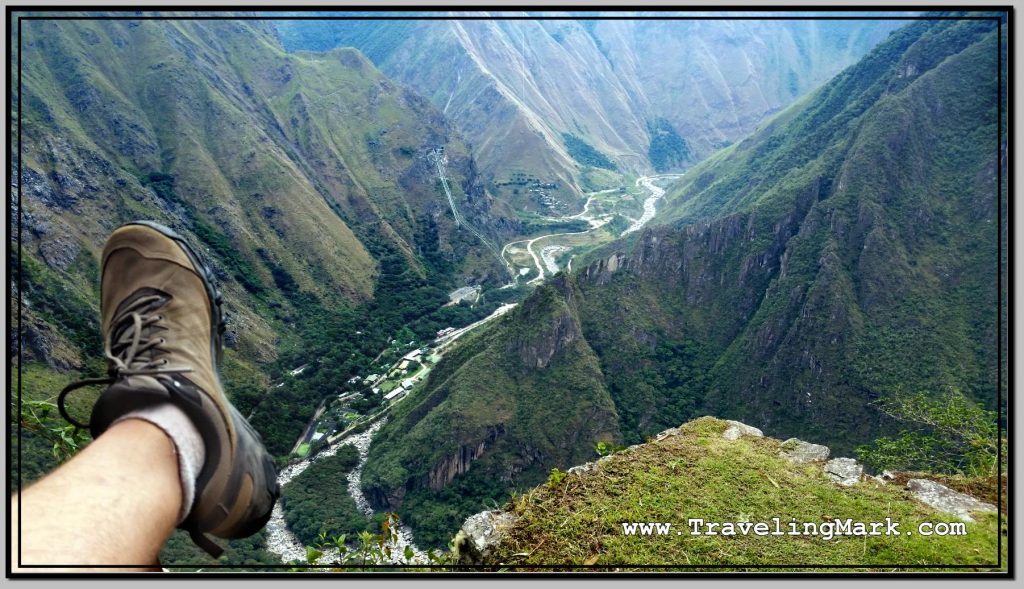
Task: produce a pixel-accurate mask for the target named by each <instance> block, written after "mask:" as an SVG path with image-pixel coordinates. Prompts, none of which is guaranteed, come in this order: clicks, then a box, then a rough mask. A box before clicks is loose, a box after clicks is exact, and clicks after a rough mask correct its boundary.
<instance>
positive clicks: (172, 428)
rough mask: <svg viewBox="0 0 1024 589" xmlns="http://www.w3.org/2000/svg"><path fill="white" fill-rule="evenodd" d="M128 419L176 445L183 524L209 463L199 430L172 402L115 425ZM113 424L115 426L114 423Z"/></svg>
mask: <svg viewBox="0 0 1024 589" xmlns="http://www.w3.org/2000/svg"><path fill="white" fill-rule="evenodd" d="M126 419H141V420H143V421H148V422H149V423H152V424H153V425H155V426H157V427H158V428H160V429H162V430H163V431H164V433H166V434H167V437H169V438H170V439H171V441H173V442H174V448H175V450H176V451H177V454H178V478H179V479H180V480H181V509H180V510H179V511H178V523H181V522H182V521H184V519H185V518H186V517H188V514H189V512H190V511H192V500H193V499H194V498H195V495H196V479H198V478H199V471H200V470H202V468H203V464H204V463H205V462H206V446H205V445H204V444H203V437H202V436H201V435H199V430H197V429H196V426H195V425H194V424H193V423H192V420H190V419H189V418H188V416H187V415H185V412H184V411H182V410H181V409H179V408H178V407H176V406H174V405H171V404H170V403H162V404H160V405H154V406H153V407H148V408H146V409H139V410H137V411H132V412H131V413H126V414H125V415H122V416H121V417H119V418H118V419H117V420H116V421H114V423H118V422H120V421H124V420H126ZM111 425H113V424H111Z"/></svg>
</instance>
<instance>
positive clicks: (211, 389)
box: [61, 221, 280, 557]
mask: <svg viewBox="0 0 1024 589" xmlns="http://www.w3.org/2000/svg"><path fill="white" fill-rule="evenodd" d="M102 268H103V270H102V278H101V293H102V294H101V305H100V311H101V316H102V318H101V320H102V323H101V325H102V331H103V340H104V343H105V352H106V356H107V360H108V368H109V373H110V378H109V379H106V380H105V381H104V382H106V383H109V384H110V386H109V387H108V388H107V390H106V391H104V393H103V394H102V395H101V396H100V398H99V399H98V400H97V401H96V404H95V406H94V407H93V411H92V416H91V418H90V423H89V429H90V430H91V432H92V435H93V437H97V436H99V435H100V434H102V433H103V432H104V431H106V429H107V428H108V427H110V425H111V424H112V423H113V422H114V421H115V420H116V419H117V418H118V417H121V416H122V415H125V414H126V413H129V412H131V411H134V410H137V409H142V408H144V407H149V406H153V405H157V404H160V403H172V404H174V405H176V406H178V407H179V408H181V409H182V410H183V411H184V413H185V414H186V415H188V417H189V418H190V419H191V420H192V421H193V423H194V424H195V426H196V428H197V429H198V430H199V432H200V434H201V435H202V437H203V442H204V444H205V449H206V462H205V464H204V465H203V468H202V470H201V472H200V474H199V478H198V480H197V481H196V491H195V500H194V501H193V503H192V509H191V512H190V513H189V516H188V517H187V518H186V519H185V521H183V522H182V523H181V525H180V526H179V527H180V528H182V529H184V530H187V531H189V532H190V533H191V535H192V539H193V541H195V542H196V544H198V545H199V546H200V547H202V548H203V549H205V550H206V551H207V552H209V553H210V554H212V555H213V556H215V557H216V556H219V555H220V553H221V552H222V551H223V550H222V549H221V548H220V547H219V546H217V545H216V544H215V543H213V542H212V541H210V540H209V539H208V538H206V537H205V536H204V535H203V534H204V533H210V534H213V535H215V536H219V537H221V538H244V537H246V536H250V535H252V534H254V533H256V532H257V531H259V530H260V529H261V528H262V527H263V526H264V525H265V524H266V522H267V520H268V519H269V518H270V512H271V509H272V508H273V506H274V503H275V502H276V501H277V498H278V496H279V495H280V489H279V488H278V484H277V476H276V473H275V471H274V466H273V462H272V461H271V459H270V456H269V455H268V454H267V452H266V450H265V448H264V447H263V442H262V440H261V439H260V436H259V434H257V433H256V432H255V430H253V429H252V428H251V427H250V426H249V423H248V422H247V421H246V420H245V418H244V417H242V416H241V415H240V414H239V413H238V411H236V410H235V408H234V407H233V406H232V405H231V403H230V402H229V401H228V399H227V397H226V396H225V394H224V389H223V387H222V386H221V383H220V378H219V376H218V374H217V363H218V361H219V359H220V355H221V339H222V334H223V331H224V324H223V322H222V316H221V309H220V302H221V296H220V293H219V292H218V291H217V289H216V288H215V286H214V284H213V280H212V275H211V273H210V270H209V268H208V267H207V266H206V265H205V264H204V263H203V262H202V261H201V260H200V259H199V257H198V256H197V255H196V253H195V252H194V251H193V250H192V248H191V247H189V245H188V244H187V243H186V242H185V240H184V239H183V238H182V237H181V236H180V235H178V234H177V233H175V232H174V231H172V230H170V229H168V228H167V227H164V226H162V225H159V224H157V223H153V222H148V221H139V222H135V223H129V224H126V225H122V226H121V227H119V228H118V229H117V230H116V231H114V233H113V234H112V235H111V236H110V239H108V240H107V244H106V247H105V248H104V250H103V266H102ZM93 382H96V381H93ZM73 388H75V385H72V386H71V387H69V388H68V389H65V391H64V392H62V394H61V401H63V397H64V396H65V395H66V394H67V392H69V390H71V389H73ZM62 406H63V405H62Z"/></svg>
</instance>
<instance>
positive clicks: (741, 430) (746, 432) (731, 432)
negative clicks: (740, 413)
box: [722, 420, 764, 440]
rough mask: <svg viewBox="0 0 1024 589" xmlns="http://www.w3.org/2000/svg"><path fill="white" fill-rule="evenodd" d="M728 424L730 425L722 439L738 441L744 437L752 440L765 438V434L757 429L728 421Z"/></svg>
mask: <svg viewBox="0 0 1024 589" xmlns="http://www.w3.org/2000/svg"><path fill="white" fill-rule="evenodd" d="M726 423H728V424H729V427H728V428H726V430H725V431H724V432H722V437H723V438H725V439H727V440H738V439H740V438H741V437H743V436H750V437H752V438H763V437H764V433H763V432H762V431H761V430H759V429H757V428H756V427H752V426H749V425H747V424H745V423H740V422H738V421H732V420H729V421H726Z"/></svg>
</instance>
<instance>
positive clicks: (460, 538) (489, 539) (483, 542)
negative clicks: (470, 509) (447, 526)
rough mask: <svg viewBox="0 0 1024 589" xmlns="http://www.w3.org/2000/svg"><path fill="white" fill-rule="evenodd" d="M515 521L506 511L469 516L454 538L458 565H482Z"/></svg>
mask: <svg viewBox="0 0 1024 589" xmlns="http://www.w3.org/2000/svg"><path fill="white" fill-rule="evenodd" d="M515 521H516V516H514V515H513V514H511V513H508V512H506V511H500V510H494V511H482V512H480V513H477V514H475V515H471V516H469V518H468V519H467V520H466V523H465V524H463V525H462V529H461V530H459V533H458V534H457V535H456V536H455V541H454V545H455V558H456V561H457V562H458V563H459V564H483V563H484V562H486V560H487V556H488V553H489V552H490V548H491V547H492V546H496V545H498V543H500V542H501V540H502V539H503V538H504V535H505V531H506V530H507V529H508V527H509V526H511V525H512V524H513V523H515Z"/></svg>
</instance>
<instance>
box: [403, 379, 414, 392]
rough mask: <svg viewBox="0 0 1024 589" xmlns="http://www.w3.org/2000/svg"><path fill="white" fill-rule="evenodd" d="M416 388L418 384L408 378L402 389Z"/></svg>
mask: <svg viewBox="0 0 1024 589" xmlns="http://www.w3.org/2000/svg"><path fill="white" fill-rule="evenodd" d="M414 386H416V383H415V382H413V381H412V379H411V378H407V379H405V380H403V381H402V388H403V389H405V390H409V389H411V388H412V387H414Z"/></svg>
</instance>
